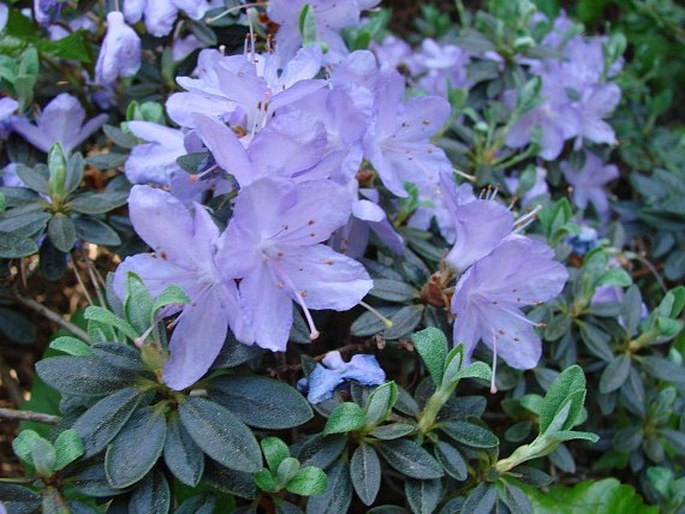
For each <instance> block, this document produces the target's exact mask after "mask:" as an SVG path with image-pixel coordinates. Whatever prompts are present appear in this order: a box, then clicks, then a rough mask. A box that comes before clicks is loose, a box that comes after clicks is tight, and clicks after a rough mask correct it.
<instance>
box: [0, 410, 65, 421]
mask: <svg viewBox="0 0 685 514" xmlns="http://www.w3.org/2000/svg"><path fill="white" fill-rule="evenodd" d="M0 418H3V419H17V420H21V421H37V422H38V423H47V424H48V425H56V424H57V423H59V422H60V421H62V418H60V417H59V416H53V415H52V414H43V413H42V412H33V411H30V410H16V409H4V408H0Z"/></svg>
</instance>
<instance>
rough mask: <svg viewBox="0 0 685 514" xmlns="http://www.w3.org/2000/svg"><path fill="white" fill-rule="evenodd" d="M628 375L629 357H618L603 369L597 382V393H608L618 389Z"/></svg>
mask: <svg viewBox="0 0 685 514" xmlns="http://www.w3.org/2000/svg"><path fill="white" fill-rule="evenodd" d="M628 373H630V357H628V356H627V355H619V356H618V357H616V358H615V359H614V360H612V361H611V362H610V363H609V365H608V366H607V367H606V368H604V371H603V372H602V376H601V378H600V380H599V392H600V393H604V394H606V393H610V392H612V391H616V390H617V389H619V388H620V387H621V386H622V385H623V383H624V382H625V381H626V379H627V378H628Z"/></svg>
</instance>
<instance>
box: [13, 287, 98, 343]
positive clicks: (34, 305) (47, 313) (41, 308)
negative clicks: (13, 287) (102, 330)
mask: <svg viewBox="0 0 685 514" xmlns="http://www.w3.org/2000/svg"><path fill="white" fill-rule="evenodd" d="M12 298H13V299H15V300H16V301H18V302H19V303H20V304H22V305H24V306H26V307H28V308H29V309H31V310H34V311H36V312H37V313H38V314H40V315H42V316H44V317H46V318H47V319H49V320H50V321H53V322H54V323H57V324H58V325H59V326H61V327H62V328H65V329H67V330H68V331H69V332H71V333H72V334H74V335H75V336H77V337H79V338H81V339H83V340H84V341H88V340H89V338H88V334H87V333H86V332H85V331H84V330H83V329H81V328H79V327H77V326H76V325H74V324H73V323H71V322H70V321H67V320H65V319H64V318H62V316H60V315H59V314H57V313H56V312H54V311H52V310H50V309H49V308H48V307H46V306H45V305H43V304H41V303H38V302H37V301H35V300H32V299H31V298H26V297H24V296H22V295H20V294H14V295H13V296H12Z"/></svg>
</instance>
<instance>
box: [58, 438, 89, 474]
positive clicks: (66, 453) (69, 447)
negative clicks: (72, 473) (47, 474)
mask: <svg viewBox="0 0 685 514" xmlns="http://www.w3.org/2000/svg"><path fill="white" fill-rule="evenodd" d="M54 446H55V453H56V459H55V469H56V470H58V471H59V470H60V469H63V468H65V467H66V466H68V465H69V464H71V463H72V462H74V461H75V460H76V459H78V458H79V457H81V456H82V455H83V454H84V453H85V449H84V447H83V441H81V436H80V435H79V434H78V432H77V431H76V430H74V429H72V428H70V429H68V430H65V431H64V432H62V433H61V434H60V435H58V436H57V439H55V444H54Z"/></svg>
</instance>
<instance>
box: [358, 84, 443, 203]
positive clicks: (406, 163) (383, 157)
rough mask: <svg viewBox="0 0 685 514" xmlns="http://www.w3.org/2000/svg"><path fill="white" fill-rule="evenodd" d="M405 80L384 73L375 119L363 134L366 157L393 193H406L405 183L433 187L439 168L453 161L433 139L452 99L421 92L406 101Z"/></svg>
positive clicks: (441, 168) (441, 169) (378, 91)
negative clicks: (419, 95)
mask: <svg viewBox="0 0 685 514" xmlns="http://www.w3.org/2000/svg"><path fill="white" fill-rule="evenodd" d="M404 89H405V85H404V78H403V77H402V76H401V75H400V74H399V73H397V72H395V71H386V72H383V74H382V77H381V78H380V79H379V81H378V84H377V86H376V92H375V94H376V96H375V105H376V109H375V119H374V121H373V123H372V124H371V126H370V127H369V129H368V130H367V132H366V135H365V136H364V156H365V157H366V158H367V159H368V160H369V161H371V163H372V164H373V166H374V168H376V170H377V171H378V174H379V176H380V178H381V180H382V181H383V185H385V187H387V188H388V189H389V190H390V191H391V192H392V193H394V194H395V195H397V196H400V197H406V196H407V192H406V191H405V190H404V183H405V182H411V183H414V184H416V185H417V187H419V189H431V187H432V185H434V184H437V182H438V180H439V176H440V173H441V172H445V171H450V170H451V169H452V165H451V164H450V161H449V160H448V159H447V157H446V156H445V153H444V152H443V151H442V150H441V149H439V148H438V147H436V146H435V145H433V144H431V143H430V137H431V136H432V135H434V134H435V133H436V132H437V131H438V130H440V128H441V127H442V126H443V124H444V123H445V122H446V121H447V118H449V115H450V111H451V108H450V105H449V103H448V102H447V101H446V100H445V99H443V98H439V97H435V96H422V97H418V98H412V99H411V100H409V101H408V102H406V103H403V101H402V100H403V97H404Z"/></svg>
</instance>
